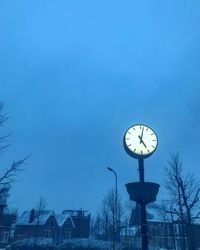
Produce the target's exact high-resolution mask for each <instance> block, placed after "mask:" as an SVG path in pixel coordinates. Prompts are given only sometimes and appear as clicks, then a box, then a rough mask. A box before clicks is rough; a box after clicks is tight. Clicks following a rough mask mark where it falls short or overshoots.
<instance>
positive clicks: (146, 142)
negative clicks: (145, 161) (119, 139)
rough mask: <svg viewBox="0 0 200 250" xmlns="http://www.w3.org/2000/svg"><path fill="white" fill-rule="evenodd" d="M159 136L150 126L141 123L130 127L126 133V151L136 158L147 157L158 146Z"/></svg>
mask: <svg viewBox="0 0 200 250" xmlns="http://www.w3.org/2000/svg"><path fill="white" fill-rule="evenodd" d="M157 145H158V138H157V136H156V134H155V132H154V131H153V130H152V129H151V128H150V127H148V126H145V125H142V124H139V125H134V126H132V127H130V128H129V129H128V130H127V131H126V133H125V135H124V147H125V150H126V152H127V153H128V154H129V155H131V156H132V157H134V158H147V157H149V156H150V155H151V154H152V153H153V152H154V151H155V150H156V148H157Z"/></svg>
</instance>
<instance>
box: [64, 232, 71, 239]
mask: <svg viewBox="0 0 200 250" xmlns="http://www.w3.org/2000/svg"><path fill="white" fill-rule="evenodd" d="M71 237H72V234H71V232H70V231H66V232H65V239H71Z"/></svg>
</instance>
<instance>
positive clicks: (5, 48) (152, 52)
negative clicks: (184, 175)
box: [0, 0, 200, 212]
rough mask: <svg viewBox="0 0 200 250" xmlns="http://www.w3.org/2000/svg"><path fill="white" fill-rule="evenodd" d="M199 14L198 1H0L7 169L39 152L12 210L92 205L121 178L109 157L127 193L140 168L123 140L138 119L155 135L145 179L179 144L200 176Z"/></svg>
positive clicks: (155, 176)
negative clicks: (41, 201)
mask: <svg viewBox="0 0 200 250" xmlns="http://www.w3.org/2000/svg"><path fill="white" fill-rule="evenodd" d="M199 13H200V2H199V1H195V0H193V1H183V0H180V1H171V0H169V1H163V0H162V1H160V0H159V1H149V0H148V1H129V0H127V1H112V0H111V1H104V0H103V1H92V0H87V1H86V0H79V1H76V0H74V1H68V0H67V1H66V0H65V1H64V0H63V1H61V0H60V1H52V0H48V1H47V0H46V1H45V0H43V1H36V0H34V1H25V0H24V1H22V0H21V1H12V2H11V1H5V0H4V1H1V2H0V89H1V91H0V100H3V101H4V102H5V111H6V112H7V113H8V114H9V116H10V117H11V118H10V120H9V121H8V123H7V127H6V131H12V136H11V138H10V141H11V143H12V145H11V147H10V148H9V150H8V151H7V152H6V154H4V155H2V156H1V166H2V167H1V171H3V169H4V167H6V166H8V165H9V163H10V162H11V161H12V160H14V159H20V158H23V157H24V156H26V155H28V154H30V153H31V154H32V156H31V158H30V159H29V162H28V164H27V166H26V169H25V171H24V172H23V173H22V174H21V175H20V176H19V178H18V179H19V180H18V181H17V182H16V183H15V184H14V185H13V188H12V191H11V197H10V204H11V205H12V206H14V207H19V208H20V209H21V210H23V209H29V208H32V207H33V206H35V204H36V203H37V201H38V199H39V197H40V196H43V197H45V198H46V199H47V203H48V205H49V207H50V208H54V209H57V210H62V209H66V208H68V209H78V208H81V207H82V208H84V209H88V210H89V211H92V212H94V211H96V209H97V208H98V207H99V206H100V203H101V200H102V198H103V196H104V195H105V194H106V192H107V190H108V189H110V188H111V187H112V186H113V184H114V178H113V176H112V174H111V173H110V172H108V171H107V170H106V167H107V166H108V165H109V166H111V167H112V168H114V169H115V170H116V171H117V173H118V175H119V190H120V192H121V194H122V196H123V199H124V200H127V199H128V195H127V193H126V190H125V187H124V185H125V183H127V182H131V181H135V180H137V177H138V176H137V175H138V173H137V162H136V160H134V159H131V158H130V157H129V156H128V155H127V154H126V153H125V151H124V149H123V146H122V139H123V134H124V133H125V131H126V129H127V128H128V127H130V126H131V125H132V124H135V123H144V124H147V125H149V126H151V127H152V128H153V129H154V130H155V131H156V132H157V134H158V137H159V146H158V149H157V151H156V152H155V154H154V155H152V157H151V158H149V159H147V160H146V161H145V166H146V167H145V170H146V172H145V175H146V179H147V180H149V181H155V182H159V183H161V181H162V179H163V174H164V166H166V165H167V160H168V159H169V155H170V153H175V152H177V151H178V152H180V156H181V158H182V161H183V163H184V168H185V170H186V171H191V172H194V173H196V177H197V178H200V175H199V174H198V173H199V162H200V154H199V151H200V142H199V138H200V130H199V127H200V118H199V104H200V98H199V97H200V96H199V95H200V85H199V80H200V62H199V58H200V29H199V23H200V15H199ZM4 129H5V128H4ZM165 195H166V193H165V190H164V189H163V188H161V190H160V193H159V197H158V199H162V198H163V197H165Z"/></svg>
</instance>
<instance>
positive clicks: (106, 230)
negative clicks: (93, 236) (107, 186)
mask: <svg viewBox="0 0 200 250" xmlns="http://www.w3.org/2000/svg"><path fill="white" fill-rule="evenodd" d="M115 198H116V197H115V190H114V189H111V190H109V191H108V193H107V194H106V196H105V197H104V199H103V201H102V206H101V209H100V212H99V213H98V215H97V217H96V221H95V225H96V229H97V230H96V231H98V233H99V234H100V235H101V236H102V237H103V238H104V239H105V240H111V239H112V238H113V233H114V230H116V231H115V233H116V235H118V236H119V233H120V229H121V226H122V216H123V206H122V202H121V197H120V195H119V193H118V194H117V200H116V201H117V202H116V201H115ZM115 202H116V203H115ZM115 204H117V209H116V215H117V216H116V217H117V219H116V222H117V223H116V224H117V225H115Z"/></svg>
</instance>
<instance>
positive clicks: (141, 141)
mask: <svg viewBox="0 0 200 250" xmlns="http://www.w3.org/2000/svg"><path fill="white" fill-rule="evenodd" d="M138 138H139V139H140V143H142V144H143V145H144V146H145V148H146V147H147V146H146V144H145V143H144V141H143V140H142V137H141V136H140V135H138Z"/></svg>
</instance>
